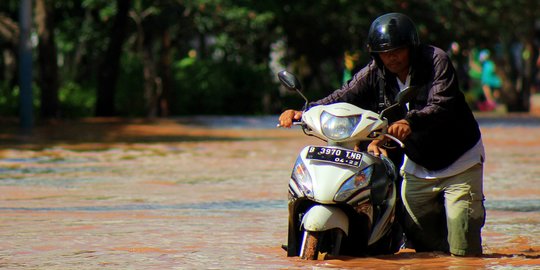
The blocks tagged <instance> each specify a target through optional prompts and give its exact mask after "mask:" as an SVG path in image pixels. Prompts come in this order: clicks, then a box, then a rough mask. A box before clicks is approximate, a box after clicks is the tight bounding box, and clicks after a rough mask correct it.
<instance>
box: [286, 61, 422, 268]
mask: <svg viewBox="0 0 540 270" xmlns="http://www.w3.org/2000/svg"><path fill="white" fill-rule="evenodd" d="M278 77H279V79H280V81H281V83H282V84H283V85H284V86H285V87H286V88H288V89H289V90H294V91H297V92H298V93H299V94H300V95H301V96H302V97H303V98H304V99H305V101H306V107H307V103H308V100H307V99H306V97H305V96H304V95H303V94H302V92H301V91H300V90H301V86H300V83H299V81H298V80H297V78H296V77H295V76H294V75H292V74H291V73H288V72H287V71H281V72H279V73H278ZM410 93H411V91H408V90H404V91H402V92H401V93H400V94H399V95H398V97H397V100H398V102H397V103H396V104H394V105H393V106H391V107H389V108H387V109H386V110H384V111H383V112H381V114H377V113H374V112H372V111H368V110H364V109H361V108H359V107H357V106H354V105H352V104H348V103H335V104H330V105H319V106H314V107H312V108H310V109H309V110H306V111H304V112H303V115H302V119H301V121H300V122H296V123H294V124H295V125H300V126H301V127H302V129H303V131H304V133H305V134H306V135H310V136H315V137H317V138H320V139H322V140H324V141H326V142H327V145H324V146H306V147H305V148H304V149H302V151H301V152H300V154H299V155H298V158H297V159H296V162H295V165H294V168H293V171H292V175H291V179H290V181H289V202H288V206H289V232H288V242H287V245H286V246H284V248H286V250H287V254H288V256H300V257H301V258H303V259H310V260H313V259H318V258H320V256H321V255H324V254H329V255H334V256H335V255H348V256H363V255H376V254H391V253H395V252H397V251H398V250H399V247H400V246H401V244H402V242H403V239H402V235H403V234H402V232H401V230H400V229H399V227H398V224H397V222H396V221H395V216H394V214H395V211H396V185H395V180H396V178H397V171H396V168H395V166H394V164H393V163H392V162H391V161H390V160H389V159H388V158H385V157H384V156H380V157H377V156H374V155H372V154H370V153H368V152H365V151H364V152H360V151H355V150H354V149H355V146H356V145H358V144H359V143H360V142H362V141H371V140H375V139H383V138H385V137H386V138H389V139H391V140H393V141H395V142H397V143H398V144H399V145H400V146H401V147H404V145H403V143H402V142H400V141H399V140H398V139H396V138H394V137H392V136H390V135H389V134H386V131H387V128H388V120H387V119H386V118H385V115H386V114H388V113H390V111H392V110H394V111H395V109H400V106H403V105H404V103H405V102H406V100H407V99H409V98H410V96H411V94H410Z"/></svg>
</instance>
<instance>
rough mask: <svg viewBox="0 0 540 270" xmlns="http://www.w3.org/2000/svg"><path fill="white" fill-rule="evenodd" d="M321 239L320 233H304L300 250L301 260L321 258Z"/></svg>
mask: <svg viewBox="0 0 540 270" xmlns="http://www.w3.org/2000/svg"><path fill="white" fill-rule="evenodd" d="M319 237H320V233H318V232H309V231H304V238H303V241H302V249H301V250H300V258H302V259H304V260H317V259H318V257H319Z"/></svg>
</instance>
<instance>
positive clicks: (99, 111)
mask: <svg viewBox="0 0 540 270" xmlns="http://www.w3.org/2000/svg"><path fill="white" fill-rule="evenodd" d="M116 5H117V10H118V12H117V13H116V16H115V18H114V23H113V26H112V31H111V36H110V42H109V47H108V49H107V51H106V53H105V55H104V58H103V61H102V62H101V65H100V69H99V71H98V72H99V73H98V89H97V101H96V116H114V115H115V114H116V108H115V91H116V82H117V80H118V68H119V65H120V57H121V54H122V46H123V44H124V41H125V38H126V31H127V29H126V28H127V20H128V12H129V8H130V6H131V0H117V1H116Z"/></svg>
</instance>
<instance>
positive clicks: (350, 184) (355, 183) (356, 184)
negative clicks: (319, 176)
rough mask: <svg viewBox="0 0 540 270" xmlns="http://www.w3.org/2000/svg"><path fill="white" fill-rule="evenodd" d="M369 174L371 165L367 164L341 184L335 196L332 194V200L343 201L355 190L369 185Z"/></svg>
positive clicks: (371, 169) (371, 168)
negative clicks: (367, 165)
mask: <svg viewBox="0 0 540 270" xmlns="http://www.w3.org/2000/svg"><path fill="white" fill-rule="evenodd" d="M371 174H373V166H369V167H367V168H365V169H363V170H361V171H359V172H358V173H357V174H355V175H353V176H352V177H351V178H349V179H348V180H347V181H345V183H343V185H341V187H340V188H339V190H338V192H337V193H336V196H334V200H335V201H337V202H345V201H346V200H347V199H349V198H350V197H351V196H352V195H353V194H354V193H356V191H358V190H360V189H361V188H363V187H365V186H367V185H369V181H370V179H371Z"/></svg>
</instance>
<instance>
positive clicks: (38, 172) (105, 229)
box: [0, 116, 540, 269]
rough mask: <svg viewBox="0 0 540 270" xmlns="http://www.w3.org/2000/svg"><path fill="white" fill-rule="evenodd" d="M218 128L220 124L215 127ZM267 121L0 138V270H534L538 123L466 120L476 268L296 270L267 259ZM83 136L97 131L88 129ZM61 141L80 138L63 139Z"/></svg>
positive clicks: (293, 138) (279, 143)
mask: <svg viewBox="0 0 540 270" xmlns="http://www.w3.org/2000/svg"><path fill="white" fill-rule="evenodd" d="M220 119H221V120H220ZM273 121H274V117H244V118H234V117H232V118H219V117H216V118H205V117H203V118H198V119H189V118H182V119H177V120H164V121H158V122H151V123H147V122H130V123H128V124H125V125H122V126H121V128H111V127H112V126H118V124H114V123H113V124H111V123H105V124H106V127H107V131H100V128H103V123H102V122H99V121H98V122H92V123H89V124H88V123H86V124H84V125H79V126H77V127H73V126H74V125H70V126H69V127H64V126H62V125H61V124H57V125H56V126H54V128H53V129H43V130H42V129H38V130H37V131H36V133H37V134H38V135H39V134H41V135H40V136H38V135H35V136H34V137H30V138H26V139H25V140H24V142H20V141H18V140H17V138H15V137H13V136H11V135H10V134H9V133H8V132H1V131H0V140H3V143H2V146H1V147H2V148H0V268H5V269H98V268H99V269H310V268H311V269H348V268H359V267H361V268H364V269H377V268H391V269H433V268H440V269H539V268H540V166H538V163H539V161H540V121H538V119H536V118H530V117H523V116H515V117H505V118H503V119H499V118H497V117H480V118H479V121H480V123H481V126H482V131H483V140H484V144H485V146H486V152H487V161H486V166H485V187H484V189H485V195H486V207H487V221H486V226H485V227H484V231H483V239H484V252H485V253H486V255H485V256H484V257H482V258H455V257H449V256H447V255H445V254H439V253H414V252H412V251H411V250H406V251H404V252H401V253H399V254H396V255H391V256H378V257H374V258H337V259H332V260H327V261H319V262H305V261H301V260H299V259H298V258H287V257H286V256H285V252H284V251H283V250H282V249H281V247H280V246H281V244H282V243H284V242H285V239H286V229H287V210H286V198H287V185H288V178H289V176H290V170H291V168H292V164H293V162H294V160H295V158H296V154H297V153H298V151H299V150H300V149H301V148H302V147H303V146H304V145H306V144H314V143H319V142H318V141H317V140H315V139H313V138H308V137H305V136H303V134H302V132H301V131H300V130H278V129H274V128H273V126H274V123H273ZM96 123H97V124H96ZM70 128H74V129H76V128H78V129H79V130H80V129H81V128H88V130H87V131H85V132H82V133H81V136H82V138H81V137H78V138H75V139H74V138H72V137H70V136H68V135H67V134H66V133H69V130H70Z"/></svg>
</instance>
